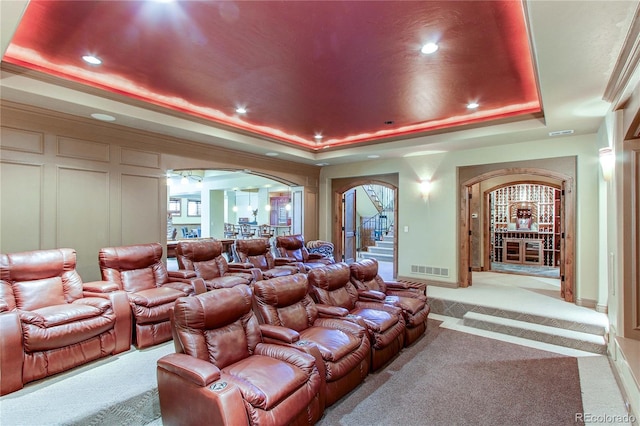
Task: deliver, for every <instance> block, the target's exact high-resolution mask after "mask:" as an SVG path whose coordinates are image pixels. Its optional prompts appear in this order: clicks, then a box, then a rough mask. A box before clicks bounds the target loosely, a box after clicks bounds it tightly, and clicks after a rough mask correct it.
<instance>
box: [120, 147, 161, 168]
mask: <svg viewBox="0 0 640 426" xmlns="http://www.w3.org/2000/svg"><path fill="white" fill-rule="evenodd" d="M120 164H122V165H125V166H140V167H148V168H153V169H159V168H160V154H158V153H157V152H150V151H142V150H138V149H131V148H122V149H121V150H120Z"/></svg>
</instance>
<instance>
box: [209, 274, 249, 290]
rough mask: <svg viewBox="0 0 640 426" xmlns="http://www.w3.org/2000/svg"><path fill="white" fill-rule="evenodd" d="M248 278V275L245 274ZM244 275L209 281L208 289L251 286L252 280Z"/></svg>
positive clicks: (227, 276) (226, 276)
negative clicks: (241, 285) (242, 285)
mask: <svg viewBox="0 0 640 426" xmlns="http://www.w3.org/2000/svg"><path fill="white" fill-rule="evenodd" d="M243 275H245V276H246V274H243ZM245 276H242V275H225V276H223V277H217V278H213V279H208V280H206V281H205V284H206V285H207V287H208V288H229V287H234V286H237V285H240V284H249V283H250V280H249V279H247V278H245Z"/></svg>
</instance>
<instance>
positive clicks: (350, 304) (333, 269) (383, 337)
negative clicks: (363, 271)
mask: <svg viewBox="0 0 640 426" xmlns="http://www.w3.org/2000/svg"><path fill="white" fill-rule="evenodd" d="M308 278H309V284H311V288H312V294H313V297H314V298H315V300H316V302H317V303H318V304H317V305H316V306H317V307H318V310H319V311H320V315H334V312H335V311H329V310H328V309H327V307H340V308H343V310H342V311H343V312H342V314H341V315H342V316H343V317H346V318H349V317H347V315H351V318H355V320H356V321H358V322H360V323H363V324H365V325H366V327H367V329H368V331H369V337H370V338H371V347H372V349H371V370H372V371H375V370H377V369H378V368H380V367H382V366H383V365H384V364H386V363H387V362H388V361H389V360H391V359H392V358H393V357H395V356H396V355H397V354H398V353H399V352H400V350H401V349H402V347H403V346H404V333H405V328H406V327H405V322H404V317H403V316H402V310H401V309H400V308H398V307H395V306H391V305H384V304H380V303H374V302H368V301H363V300H362V299H360V298H359V296H358V290H357V289H356V287H355V286H354V285H353V283H352V282H351V271H350V269H349V265H347V264H346V263H343V262H341V263H334V264H332V265H326V266H324V267H322V268H314V269H312V270H311V271H309V274H308Z"/></svg>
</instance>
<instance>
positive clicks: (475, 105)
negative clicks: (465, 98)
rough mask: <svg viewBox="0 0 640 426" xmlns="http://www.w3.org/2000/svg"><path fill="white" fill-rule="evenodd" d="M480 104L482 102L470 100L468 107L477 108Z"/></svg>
mask: <svg viewBox="0 0 640 426" xmlns="http://www.w3.org/2000/svg"><path fill="white" fill-rule="evenodd" d="M479 106H480V104H479V103H477V102H469V103H468V104H467V108H468V109H476V108H478V107H479Z"/></svg>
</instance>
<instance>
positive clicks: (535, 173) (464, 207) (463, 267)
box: [458, 158, 575, 302]
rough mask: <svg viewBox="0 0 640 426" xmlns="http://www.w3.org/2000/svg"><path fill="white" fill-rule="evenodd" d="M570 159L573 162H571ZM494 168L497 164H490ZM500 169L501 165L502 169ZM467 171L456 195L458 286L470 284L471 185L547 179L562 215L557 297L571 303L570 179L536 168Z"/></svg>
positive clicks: (572, 202)
mask: <svg viewBox="0 0 640 426" xmlns="http://www.w3.org/2000/svg"><path fill="white" fill-rule="evenodd" d="M572 160H573V162H572ZM566 161H568V162H569V163H571V164H575V159H571V158H570V159H567V160H566ZM494 166H496V167H498V166H499V165H494ZM503 167H504V166H503ZM471 169H472V170H467V173H466V174H467V175H470V176H472V177H469V178H466V179H464V180H463V179H461V181H460V185H459V194H460V217H459V219H460V220H459V224H460V225H459V234H458V235H459V237H458V238H459V247H460V256H459V265H458V274H459V285H460V287H468V286H470V285H471V284H472V266H471V265H472V263H471V256H472V244H473V241H472V236H473V223H474V220H473V219H475V217H472V208H471V205H472V199H473V190H472V188H473V186H474V185H476V184H478V183H480V182H483V181H486V180H489V179H492V178H497V177H505V178H506V179H507V180H508V179H509V178H510V177H513V179H512V180H514V181H518V180H520V179H521V177H522V176H529V177H530V179H531V180H535V178H536V177H541V178H545V179H550V180H552V181H555V182H557V184H558V187H559V190H560V194H561V200H560V203H561V204H560V210H561V212H562V214H561V217H560V219H559V223H560V232H559V234H560V253H559V256H560V262H559V267H560V281H561V282H560V288H561V290H560V292H561V297H562V298H563V299H564V300H566V301H567V302H575V297H574V288H575V281H574V280H575V270H574V253H575V239H574V235H575V219H574V212H575V197H574V192H575V188H574V178H573V177H572V176H570V175H568V174H564V173H561V172H558V171H554V170H549V169H545V168H540V167H509V168H497V169H496V170H491V171H484V170H483V169H486V166H478V169H477V171H476V170H473V168H471Z"/></svg>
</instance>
